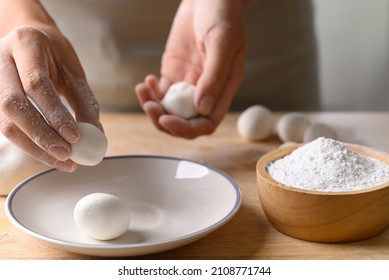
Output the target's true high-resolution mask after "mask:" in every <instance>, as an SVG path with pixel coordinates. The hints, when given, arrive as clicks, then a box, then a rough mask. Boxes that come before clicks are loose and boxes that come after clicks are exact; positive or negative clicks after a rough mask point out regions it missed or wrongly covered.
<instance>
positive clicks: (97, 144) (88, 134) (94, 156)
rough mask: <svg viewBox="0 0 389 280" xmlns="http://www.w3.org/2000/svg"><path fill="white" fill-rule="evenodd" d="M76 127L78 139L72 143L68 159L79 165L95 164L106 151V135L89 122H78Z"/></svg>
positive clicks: (101, 158)
mask: <svg viewBox="0 0 389 280" xmlns="http://www.w3.org/2000/svg"><path fill="white" fill-rule="evenodd" d="M78 127H79V129H80V139H79V140H78V141H77V142H76V143H73V144H72V154H71V156H70V159H71V160H73V161H74V162H76V163H78V164H81V165H88V166H93V165H97V164H98V163H100V162H101V161H102V160H103V158H104V156H105V153H106V151H107V147H108V140H107V137H105V135H104V133H102V132H101V130H100V129H98V128H97V127H96V126H94V125H92V124H90V123H84V122H79V123H78Z"/></svg>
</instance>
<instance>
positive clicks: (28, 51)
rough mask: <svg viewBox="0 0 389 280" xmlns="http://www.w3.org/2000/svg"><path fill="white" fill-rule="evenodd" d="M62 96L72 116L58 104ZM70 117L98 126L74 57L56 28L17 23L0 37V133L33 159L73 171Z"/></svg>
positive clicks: (73, 137)
mask: <svg viewBox="0 0 389 280" xmlns="http://www.w3.org/2000/svg"><path fill="white" fill-rule="evenodd" d="M60 95H62V96H64V97H65V98H66V100H67V101H68V102H69V104H70V106H71V107H72V109H73V111H74V114H75V117H76V120H75V119H74V118H73V116H72V114H71V113H70V112H69V110H68V109H67V108H66V106H65V105H64V104H63V103H62V101H61V99H60ZM76 121H82V122H89V123H91V124H94V125H96V126H98V127H99V128H100V129H101V130H102V127H101V124H100V122H99V107H98V103H97V101H96V99H95V97H94V95H93V94H92V92H91V90H90V88H89V86H88V83H87V81H86V78H85V74H84V71H83V69H82V67H81V64H80V62H79V60H78V57H77V55H76V53H75V51H74V49H73V47H72V46H71V45H70V43H69V41H68V40H67V39H66V38H65V37H64V36H63V35H62V34H61V32H60V31H59V30H58V28H57V27H56V26H47V27H45V26H32V25H30V26H20V27H17V28H14V29H12V30H11V31H10V32H8V33H7V34H5V35H4V36H3V37H1V38H0V131H1V132H2V133H3V134H4V136H6V137H7V138H8V139H9V140H10V141H11V142H12V143H14V144H15V145H17V146H18V147H20V148H21V149H23V150H24V151H25V152H26V153H28V154H29V155H31V156H33V157H34V158H36V159H38V160H40V161H42V162H44V163H46V164H48V165H50V166H53V167H55V168H57V169H60V170H63V171H68V172H71V171H74V170H75V169H76V163H74V162H73V161H71V160H70V159H69V157H70V154H71V144H72V143H74V142H76V141H77V140H78V139H79V137H80V132H79V130H78V127H77V122H76Z"/></svg>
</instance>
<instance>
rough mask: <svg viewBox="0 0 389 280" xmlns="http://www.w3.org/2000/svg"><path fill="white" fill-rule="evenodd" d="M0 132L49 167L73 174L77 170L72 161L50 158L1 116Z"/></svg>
mask: <svg viewBox="0 0 389 280" xmlns="http://www.w3.org/2000/svg"><path fill="white" fill-rule="evenodd" d="M0 115H1V117H0V118H1V121H0V130H1V131H2V132H3V135H4V136H5V137H6V138H7V139H8V140H9V141H10V142H11V143H12V144H14V145H15V146H17V147H19V148H20V149H21V150H23V151H24V152H26V153H27V154H28V155H30V156H31V157H33V158H35V159H37V160H39V161H41V162H43V163H45V164H47V165H48V166H51V167H54V168H57V169H59V170H62V171H67V172H73V171H75V170H76V169H77V165H76V164H75V163H74V162H73V161H71V160H66V161H59V160H57V159H56V158H54V157H52V156H50V155H49V154H47V153H46V152H44V151H43V150H42V149H41V148H39V147H38V146H37V145H36V144H35V143H34V142H32V141H31V139H30V138H28V137H27V135H26V134H24V133H23V131H21V130H20V129H19V128H18V127H17V126H16V125H15V124H14V123H12V122H11V121H10V120H9V119H7V118H4V117H5V116H4V115H3V114H1V113H0Z"/></svg>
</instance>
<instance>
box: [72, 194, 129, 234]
mask: <svg viewBox="0 0 389 280" xmlns="http://www.w3.org/2000/svg"><path fill="white" fill-rule="evenodd" d="M73 217H74V222H75V224H76V226H77V228H78V229H79V230H80V231H81V232H83V233H84V234H86V235H88V236H89V237H92V238H94V239H98V240H110V239H114V238H117V237H119V236H121V235H122V234H124V233H125V232H126V231H127V230H128V226H129V224H130V215H129V211H128V209H127V207H126V206H125V205H124V203H123V202H122V201H121V200H120V199H119V198H118V197H116V196H114V195H112V194H107V193H92V194H89V195H87V196H84V197H83V198H81V199H80V200H79V201H78V202H77V204H76V206H75V207H74V213H73Z"/></svg>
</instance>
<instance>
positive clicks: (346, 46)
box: [313, 0, 389, 111]
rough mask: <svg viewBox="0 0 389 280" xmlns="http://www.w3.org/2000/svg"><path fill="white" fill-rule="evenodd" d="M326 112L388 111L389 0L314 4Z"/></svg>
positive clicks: (332, 0) (320, 0) (335, 0)
mask: <svg viewBox="0 0 389 280" xmlns="http://www.w3.org/2000/svg"><path fill="white" fill-rule="evenodd" d="M313 3H314V5H315V6H314V7H315V19H316V32H317V39H318V47H319V61H320V68H319V73H320V74H319V75H320V85H321V97H322V101H323V109H324V110H374V111H378V110H388V109H389V0H313Z"/></svg>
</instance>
